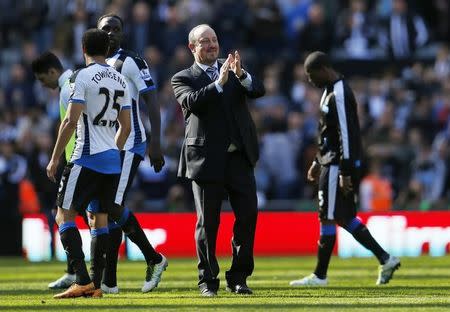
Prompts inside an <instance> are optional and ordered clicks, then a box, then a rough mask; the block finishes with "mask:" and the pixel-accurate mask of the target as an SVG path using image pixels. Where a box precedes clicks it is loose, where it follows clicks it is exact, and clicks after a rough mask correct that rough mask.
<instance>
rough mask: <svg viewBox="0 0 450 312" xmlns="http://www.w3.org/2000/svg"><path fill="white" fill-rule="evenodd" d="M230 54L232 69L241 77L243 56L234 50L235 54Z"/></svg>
mask: <svg viewBox="0 0 450 312" xmlns="http://www.w3.org/2000/svg"><path fill="white" fill-rule="evenodd" d="M230 55H231V62H230V69H231V71H232V72H233V73H234V74H235V75H236V76H237V77H241V76H242V74H243V72H242V67H241V56H240V55H239V52H238V51H234V55H232V54H229V56H230Z"/></svg>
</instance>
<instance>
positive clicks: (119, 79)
mask: <svg viewBox="0 0 450 312" xmlns="http://www.w3.org/2000/svg"><path fill="white" fill-rule="evenodd" d="M103 78H109V79H113V80H115V81H117V82H118V83H120V84H121V85H122V87H123V88H126V84H125V81H124V80H123V79H122V77H120V76H118V75H116V73H114V72H110V71H109V70H107V69H105V70H102V71H99V72H98V73H96V74H95V75H94V77H92V79H91V80H92V81H93V82H95V83H96V84H98V83H99V82H100V80H102V79H103Z"/></svg>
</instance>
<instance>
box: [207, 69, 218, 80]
mask: <svg viewBox="0 0 450 312" xmlns="http://www.w3.org/2000/svg"><path fill="white" fill-rule="evenodd" d="M206 73H207V74H208V76H209V78H211V80H212V81H216V80H217V78H219V75H218V74H217V70H216V68H215V67H213V66H210V67H208V68H207V69H206Z"/></svg>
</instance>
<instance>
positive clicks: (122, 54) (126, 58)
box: [119, 50, 148, 70]
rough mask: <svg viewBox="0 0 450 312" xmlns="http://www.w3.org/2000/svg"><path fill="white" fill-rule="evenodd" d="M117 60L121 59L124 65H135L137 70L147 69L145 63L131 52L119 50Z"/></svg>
mask: <svg viewBox="0 0 450 312" xmlns="http://www.w3.org/2000/svg"><path fill="white" fill-rule="evenodd" d="M119 58H121V59H123V62H124V65H125V66H126V65H129V64H131V65H136V66H137V68H138V69H139V70H141V69H144V68H147V67H148V66H147V62H145V60H144V59H143V58H142V57H141V56H140V55H139V54H137V53H136V52H134V51H131V50H120V51H119Z"/></svg>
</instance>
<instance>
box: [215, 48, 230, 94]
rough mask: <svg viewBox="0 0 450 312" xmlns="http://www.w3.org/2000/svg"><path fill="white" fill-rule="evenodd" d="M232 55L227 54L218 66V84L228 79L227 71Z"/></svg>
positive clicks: (221, 84) (222, 83)
mask: <svg viewBox="0 0 450 312" xmlns="http://www.w3.org/2000/svg"><path fill="white" fill-rule="evenodd" d="M232 58H233V55H231V54H228V58H227V59H226V61H225V62H224V63H223V65H222V67H220V73H219V78H218V79H217V81H218V82H219V84H220V86H222V87H223V86H224V85H225V83H226V82H227V81H228V71H229V70H230V63H231V62H232Z"/></svg>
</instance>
